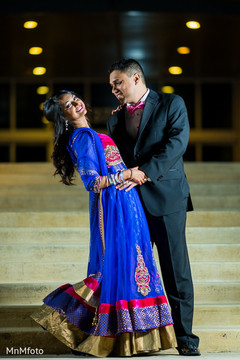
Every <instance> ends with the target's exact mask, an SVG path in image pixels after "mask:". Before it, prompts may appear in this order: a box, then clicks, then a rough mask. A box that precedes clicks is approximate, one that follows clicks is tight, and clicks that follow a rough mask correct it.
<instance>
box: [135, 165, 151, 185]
mask: <svg viewBox="0 0 240 360" xmlns="http://www.w3.org/2000/svg"><path fill="white" fill-rule="evenodd" d="M132 171H133V173H132V179H131V180H132V181H134V182H135V183H136V184H137V185H143V184H144V183H145V182H146V181H147V178H148V177H147V175H146V174H145V173H144V172H143V171H142V170H139V167H138V166H136V167H134V168H132Z"/></svg>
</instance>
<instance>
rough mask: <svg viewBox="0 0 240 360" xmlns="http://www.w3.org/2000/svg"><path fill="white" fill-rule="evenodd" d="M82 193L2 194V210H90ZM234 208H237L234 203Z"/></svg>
mask: <svg viewBox="0 0 240 360" xmlns="http://www.w3.org/2000/svg"><path fill="white" fill-rule="evenodd" d="M85 192H86V194H85V193H84V194H83V193H80V194H78V195H75V194H71V195H59V196H50V195H48V196H45V195H42V196H34V197H26V196H0V211H3V210H12V211H18V210H23V211H45V210H46V211H54V210H61V211H65V210H66V211H69V210H70V211H74V210H79V211H81V210H83V211H88V209H89V200H88V193H87V191H85ZM232 208H233V209H234V208H235V204H234V203H233V206H232Z"/></svg>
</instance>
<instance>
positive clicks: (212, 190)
mask: <svg viewBox="0 0 240 360" xmlns="http://www.w3.org/2000/svg"><path fill="white" fill-rule="evenodd" d="M190 191H191V195H192V196H200V195H203V196H207V195H209V196H210V195H219V196H230V195H238V196H239V194H240V183H226V184H224V183H222V184H219V183H217V182H214V183H209V184H196V183H191V184H190Z"/></svg>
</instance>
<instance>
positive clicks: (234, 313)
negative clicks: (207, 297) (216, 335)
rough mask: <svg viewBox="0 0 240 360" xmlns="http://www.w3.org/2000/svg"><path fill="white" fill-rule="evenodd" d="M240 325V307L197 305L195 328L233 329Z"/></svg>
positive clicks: (195, 309)
mask: <svg viewBox="0 0 240 360" xmlns="http://www.w3.org/2000/svg"><path fill="white" fill-rule="evenodd" d="M239 324H240V305H239V304H238V305H219V304H214V305H209V304H205V305H196V306H195V307H194V318H193V326H194V327H198V326H203V327H208V326H210V327H213V326H214V327H224V326H227V327H231V326H239Z"/></svg>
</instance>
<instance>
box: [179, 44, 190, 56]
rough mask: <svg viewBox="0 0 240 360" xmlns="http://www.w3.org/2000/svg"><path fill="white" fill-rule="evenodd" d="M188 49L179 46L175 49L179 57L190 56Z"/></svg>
mask: <svg viewBox="0 0 240 360" xmlns="http://www.w3.org/2000/svg"><path fill="white" fill-rule="evenodd" d="M190 51H191V50H190V49H189V47H187V46H180V47H178V48H177V52H178V53H179V54H181V55H186V54H190Z"/></svg>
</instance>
